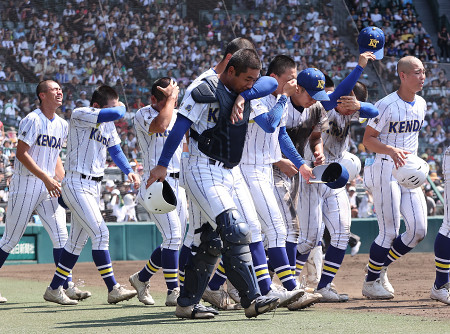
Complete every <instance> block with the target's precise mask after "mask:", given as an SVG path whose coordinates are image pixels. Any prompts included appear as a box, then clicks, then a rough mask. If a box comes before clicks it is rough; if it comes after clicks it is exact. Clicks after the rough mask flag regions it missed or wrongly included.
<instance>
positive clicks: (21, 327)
mask: <svg viewBox="0 0 450 334" xmlns="http://www.w3.org/2000/svg"><path fill="white" fill-rule="evenodd" d="M89 290H90V291H91V292H92V293H93V296H92V297H91V298H89V299H88V300H86V301H84V302H81V303H80V304H79V305H77V306H58V305H56V304H53V303H48V302H45V301H44V300H43V298H42V295H43V293H44V291H45V284H43V283H38V282H30V281H18V280H13V279H8V278H2V279H0V291H1V292H2V293H3V295H4V296H6V297H7V298H8V299H9V301H8V303H6V304H0V333H1V334H6V333H27V334H28V333H41V334H43V333H123V334H125V333H152V334H153V333H155V334H163V333H177V334H189V333H196V334H200V333H227V334H231V333H241V334H250V333H255V334H256V333H257V334H262V333H270V334H275V333H276V334H285V333H295V334H299V333H321V334H322V333H333V334H338V333H345V334H352V333H377V334H380V333H395V334H397V333H408V334H411V333H422V334H423V333H450V319H449V320H445V321H442V320H441V321H439V320H434V319H429V318H421V317H413V316H391V315H389V314H380V313H374V312H372V313H367V312H358V311H354V310H331V311H330V310H323V309H322V310H320V309H318V308H314V307H313V308H309V309H307V310H303V311H298V312H290V311H288V310H286V309H279V310H276V312H272V313H270V314H266V315H262V316H259V317H258V318H257V319H247V318H245V316H244V312H243V311H228V312H226V311H223V312H221V314H220V315H219V316H217V317H216V318H215V319H211V320H202V321H200V320H181V319H177V318H176V317H175V315H174V307H165V306H144V305H142V304H141V303H139V301H138V300H137V299H132V300H131V301H128V302H123V303H120V304H117V305H109V304H108V303H107V302H106V296H107V292H106V288H100V287H89ZM153 297H154V298H155V301H156V304H157V305H164V300H165V296H164V295H162V294H156V295H154V296H153Z"/></svg>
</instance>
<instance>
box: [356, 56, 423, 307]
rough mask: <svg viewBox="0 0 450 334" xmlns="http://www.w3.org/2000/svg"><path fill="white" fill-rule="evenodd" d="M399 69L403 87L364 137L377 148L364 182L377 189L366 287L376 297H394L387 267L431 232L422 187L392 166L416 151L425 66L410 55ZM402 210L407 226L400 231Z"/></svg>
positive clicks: (381, 104) (388, 100) (383, 103)
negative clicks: (411, 185) (409, 184)
mask: <svg viewBox="0 0 450 334" xmlns="http://www.w3.org/2000/svg"><path fill="white" fill-rule="evenodd" d="M397 73H398V76H399V78H400V87H399V89H398V90H397V91H396V92H393V93H391V94H389V95H388V96H386V97H385V98H383V99H381V100H380V101H378V102H377V103H376V104H375V106H376V107H377V108H378V110H379V112H380V115H379V116H377V117H376V118H373V119H371V120H369V122H368V124H367V126H366V130H365V133H364V139H363V144H364V146H365V147H366V148H367V149H369V150H370V151H372V152H375V153H376V157H375V160H374V162H373V164H372V165H370V166H366V167H365V170H364V184H365V185H366V187H367V188H368V189H369V191H371V192H372V194H373V201H374V207H375V210H376V212H377V220H378V226H379V233H378V236H377V238H376V239H375V241H374V242H373V243H372V246H371V248H370V258H369V264H368V273H367V276H366V279H365V281H364V284H363V289H362V294H363V295H364V296H366V297H367V298H372V299H391V298H393V297H394V289H393V287H392V285H391V284H390V283H389V280H388V279H387V275H386V270H387V268H386V267H387V266H388V265H389V264H391V262H393V261H395V260H397V259H398V258H400V257H401V256H403V255H405V254H406V253H408V252H409V251H410V250H411V249H413V248H414V247H415V246H416V245H417V244H418V243H419V242H420V241H421V240H422V239H423V238H424V237H425V235H426V231H427V206H426V202H425V197H424V194H423V192H422V190H421V189H420V187H419V188H416V189H408V188H405V187H403V186H401V185H400V184H399V183H398V182H397V180H396V179H395V178H394V177H393V176H392V170H393V169H394V168H398V167H400V166H403V165H404V164H405V159H406V156H407V155H408V154H411V153H412V154H416V153H417V148H418V136H419V132H420V129H421V127H422V123H423V120H424V117H425V111H426V109H427V106H426V102H425V100H424V99H423V98H422V97H420V96H418V95H416V93H417V92H419V91H421V90H422V87H423V84H424V81H425V68H424V66H423V64H422V62H421V61H420V60H419V59H417V58H415V57H412V56H407V57H404V58H402V59H400V60H399V62H398V63H397ZM400 214H402V216H403V219H404V221H405V225H406V231H405V232H404V233H403V234H401V235H398V233H399V228H400ZM380 275H381V276H380Z"/></svg>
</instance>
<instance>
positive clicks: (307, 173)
mask: <svg viewBox="0 0 450 334" xmlns="http://www.w3.org/2000/svg"><path fill="white" fill-rule="evenodd" d="M299 172H300V174H301V175H302V177H303V178H304V179H305V181H306V182H308V183H309V179H315V178H316V177H315V176H314V174H313V172H312V168H311V167H309V166H308V165H306V164H303V165H301V166H300V168H299Z"/></svg>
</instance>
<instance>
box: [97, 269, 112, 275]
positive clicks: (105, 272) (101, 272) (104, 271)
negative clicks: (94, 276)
mask: <svg viewBox="0 0 450 334" xmlns="http://www.w3.org/2000/svg"><path fill="white" fill-rule="evenodd" d="M112 271H113V269H112V268H106V269H103V270H99V273H100V275H103V274H107V273H110V272H112Z"/></svg>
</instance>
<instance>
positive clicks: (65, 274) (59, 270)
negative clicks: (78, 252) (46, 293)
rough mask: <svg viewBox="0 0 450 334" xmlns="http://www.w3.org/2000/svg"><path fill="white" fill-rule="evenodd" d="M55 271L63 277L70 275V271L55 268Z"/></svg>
mask: <svg viewBox="0 0 450 334" xmlns="http://www.w3.org/2000/svg"><path fill="white" fill-rule="evenodd" d="M56 271H57V272H59V273H60V274H63V275H64V276H69V274H70V271H65V270H62V269H61V268H60V267H56Z"/></svg>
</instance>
